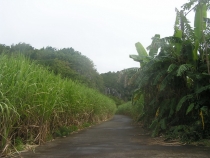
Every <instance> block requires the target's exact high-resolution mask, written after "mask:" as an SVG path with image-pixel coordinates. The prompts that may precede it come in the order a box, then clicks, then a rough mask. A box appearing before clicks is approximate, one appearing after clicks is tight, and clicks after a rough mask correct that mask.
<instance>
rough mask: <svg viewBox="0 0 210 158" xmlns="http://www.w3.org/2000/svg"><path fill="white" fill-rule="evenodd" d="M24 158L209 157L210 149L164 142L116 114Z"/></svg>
mask: <svg viewBox="0 0 210 158" xmlns="http://www.w3.org/2000/svg"><path fill="white" fill-rule="evenodd" d="M21 156H22V157H23V158H81V157H85V158H144V157H147V158H148V157H154V158H157V157H158V158H169V157H170V158H177V157H179V158H182V157H190V158H207V157H210V148H207V147H195V146H181V145H180V144H160V143H158V142H157V141H156V139H152V138H150V136H148V135H147V134H146V133H145V131H144V130H143V129H142V128H140V127H138V126H134V125H133V124H132V120H131V119H130V118H129V117H126V116H122V115H115V116H114V118H113V119H112V120H110V121H107V122H104V123H102V124H100V125H96V126H94V127H91V128H88V129H85V130H83V131H80V132H78V133H74V134H71V135H70V136H68V137H66V138H60V139H57V140H55V141H53V142H49V143H46V144H45V145H42V146H39V147H37V148H36V150H35V153H33V152H32V151H30V152H25V153H21Z"/></svg>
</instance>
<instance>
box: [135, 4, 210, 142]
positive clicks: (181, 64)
mask: <svg viewBox="0 0 210 158" xmlns="http://www.w3.org/2000/svg"><path fill="white" fill-rule="evenodd" d="M193 5H194V8H192V7H193ZM208 7H209V1H198V0H195V1H190V2H189V3H187V4H185V5H183V9H184V10H182V11H178V10H177V9H176V13H177V16H176V20H175V25H174V35H173V36H170V37H165V38H162V39H159V38H156V40H157V41H158V42H156V43H157V45H158V46H157V48H158V52H157V53H151V56H150V57H149V58H147V59H150V60H148V61H147V62H145V63H144V65H141V68H140V71H139V72H138V77H137V78H136V84H138V89H137V90H136V91H135V93H134V96H133V100H135V99H136V98H135V96H141V95H143V96H144V105H143V112H142V113H143V115H142V116H141V118H140V119H141V120H142V121H143V123H144V125H145V126H147V127H149V128H151V129H152V130H153V133H152V136H157V135H159V134H160V133H165V134H167V137H171V138H179V139H181V140H182V141H185V142H191V141H197V140H199V139H207V138H210V131H209V129H210V121H209V120H210V115H209V112H210V107H209V92H210V84H209V81H210V64H209V63H210V62H209V59H210V57H209V54H210V53H209V51H210V50H209V48H208V46H207V43H208V42H209V41H208V40H207V39H209V37H210V36H209V31H208V30H210V29H209V26H207V27H206V26H205V25H206V23H205V22H204V19H205V18H206V9H207V8H208ZM191 9H195V11H196V13H195V29H194V30H193V29H192V27H191V26H190V24H189V21H188V20H187V18H186V15H187V14H188V12H187V13H186V11H188V10H190V11H191ZM153 40H154V39H153ZM149 49H151V46H149ZM156 50H157V49H156ZM154 54H155V56H154ZM151 57H152V58H151ZM140 62H141V61H140ZM137 98H138V97H137Z"/></svg>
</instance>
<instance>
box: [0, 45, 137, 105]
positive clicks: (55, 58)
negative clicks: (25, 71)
mask: <svg viewBox="0 0 210 158" xmlns="http://www.w3.org/2000/svg"><path fill="white" fill-rule="evenodd" d="M2 53H4V54H9V55H13V56H14V55H16V54H20V53H21V54H23V55H24V56H25V57H27V58H28V59H30V60H32V61H35V62H36V63H37V64H40V65H43V66H45V67H48V70H49V71H53V72H54V74H56V75H57V74H60V75H61V77H62V78H69V79H71V80H73V81H77V82H79V83H82V84H84V85H86V86H88V87H90V88H94V89H96V90H98V91H100V92H101V93H103V94H106V95H108V96H109V97H111V98H112V99H114V100H115V101H116V103H117V104H120V103H122V102H123V100H124V101H127V100H130V98H131V95H132V90H133V89H134V86H130V85H128V82H127V81H128V78H130V77H131V76H132V74H134V73H135V71H128V70H122V71H118V72H108V73H104V74H99V73H98V72H97V70H96V69H95V67H94V63H93V62H92V61H91V60H90V59H89V58H88V57H86V56H84V55H82V54H81V53H80V52H78V51H75V50H74V49H73V48H63V49H56V48H53V47H51V46H48V47H46V48H41V49H35V48H34V47H32V46H31V45H29V44H26V43H18V44H15V45H14V44H13V45H11V46H6V45H3V44H0V54H2Z"/></svg>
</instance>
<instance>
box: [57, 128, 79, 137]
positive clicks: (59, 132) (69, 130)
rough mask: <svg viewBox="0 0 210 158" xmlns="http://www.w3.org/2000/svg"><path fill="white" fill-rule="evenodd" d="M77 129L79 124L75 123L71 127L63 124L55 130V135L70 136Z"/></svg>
mask: <svg viewBox="0 0 210 158" xmlns="http://www.w3.org/2000/svg"><path fill="white" fill-rule="evenodd" d="M77 130H78V128H77V126H74V125H73V126H70V127H65V126H62V127H60V128H59V129H57V130H56V131H55V136H56V137H64V136H68V135H69V134H71V133H72V132H74V131H77Z"/></svg>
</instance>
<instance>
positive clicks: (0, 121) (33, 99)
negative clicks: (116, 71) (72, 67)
mask: <svg viewBox="0 0 210 158" xmlns="http://www.w3.org/2000/svg"><path fill="white" fill-rule="evenodd" d="M0 67H1V69H0V152H4V153H5V152H7V151H6V149H8V148H9V147H10V146H12V143H11V142H13V141H12V140H15V139H16V138H21V140H22V142H23V143H26V142H27V141H28V140H30V141H32V142H33V143H38V144H40V143H42V142H45V141H46V140H47V137H48V135H53V133H55V132H56V131H58V130H59V129H60V128H61V127H72V126H80V125H82V124H84V123H86V122H90V123H94V122H99V121H102V120H105V119H107V118H109V117H111V116H112V115H113V114H114V113H115V110H116V105H115V103H114V101H113V100H111V99H110V98H108V97H106V96H104V95H102V94H101V93H99V92H98V91H96V90H94V89H90V88H87V87H86V86H84V85H82V84H79V83H77V82H73V81H72V80H69V79H61V77H60V76H59V75H57V76H55V75H54V74H53V73H51V72H49V71H48V70H47V69H46V68H44V67H42V66H39V65H37V64H35V63H31V62H30V61H29V60H27V59H25V58H24V57H23V56H21V55H16V57H8V56H6V55H0Z"/></svg>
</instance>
